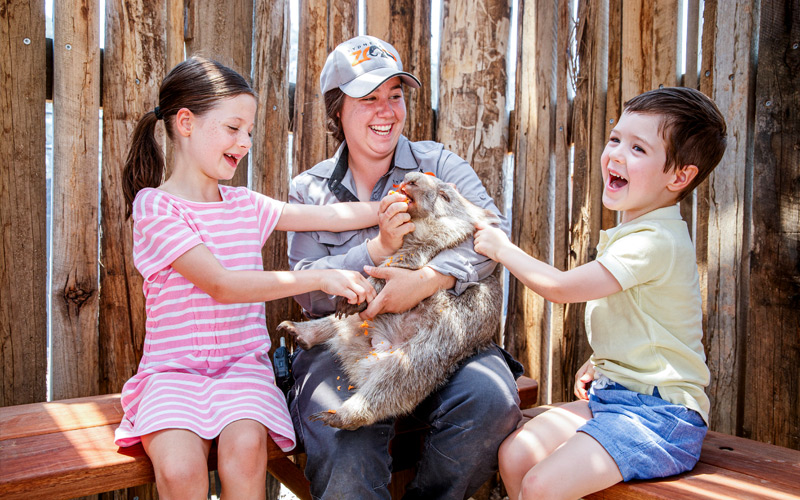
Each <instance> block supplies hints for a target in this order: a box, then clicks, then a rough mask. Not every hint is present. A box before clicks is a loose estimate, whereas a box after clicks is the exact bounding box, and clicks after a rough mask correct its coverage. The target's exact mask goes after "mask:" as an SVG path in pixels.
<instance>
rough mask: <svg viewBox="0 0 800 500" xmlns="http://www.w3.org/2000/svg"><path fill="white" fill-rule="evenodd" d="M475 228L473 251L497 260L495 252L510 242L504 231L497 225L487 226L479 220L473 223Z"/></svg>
mask: <svg viewBox="0 0 800 500" xmlns="http://www.w3.org/2000/svg"><path fill="white" fill-rule="evenodd" d="M475 228H476V229H477V231H475V237H474V240H473V245H474V246H475V251H476V252H478V253H479V254H482V255H485V256H487V257H489V258H490V259H492V260H494V261H498V262H499V259H498V258H497V254H498V253H499V252H500V249H501V248H503V247H504V246H506V245H508V244H510V243H511V241H510V240H509V239H508V236H506V233H504V232H503V230H502V229H500V228H498V227H494V226H487V225H485V224H483V223H481V222H479V223H478V224H475Z"/></svg>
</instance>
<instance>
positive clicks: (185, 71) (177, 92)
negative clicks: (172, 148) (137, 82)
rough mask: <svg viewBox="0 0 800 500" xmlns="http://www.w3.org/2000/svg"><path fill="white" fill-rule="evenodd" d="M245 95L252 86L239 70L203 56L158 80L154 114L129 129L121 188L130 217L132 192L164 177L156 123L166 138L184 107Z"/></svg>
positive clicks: (198, 111)
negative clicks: (159, 122)
mask: <svg viewBox="0 0 800 500" xmlns="http://www.w3.org/2000/svg"><path fill="white" fill-rule="evenodd" d="M241 94H249V95H251V96H253V97H256V93H255V91H254V90H253V88H252V87H251V86H250V84H249V83H247V80H245V79H244V77H242V75H240V74H239V73H237V72H236V71H234V70H232V69H231V68H228V67H227V66H224V65H222V64H220V63H218V62H216V61H212V60H210V59H206V58H204V57H191V58H189V59H187V60H185V61H183V62H182V63H180V64H178V65H177V66H175V67H174V68H173V69H172V71H170V72H169V74H168V75H167V76H166V77H165V78H164V81H162V82H161V87H160V88H159V91H158V113H159V115H158V116H156V113H155V111H148V112H147V113H145V115H144V116H143V117H142V118H141V119H140V120H139V123H137V124H136V128H135V129H134V130H133V138H132V139H131V145H130V149H129V150H128V158H127V160H126V161H125V168H124V170H123V173H122V191H123V194H124V195H125V203H126V206H127V211H126V214H125V217H126V218H127V217H130V216H131V212H132V208H133V200H134V198H136V193H138V192H139V191H140V190H141V189H143V188H146V187H153V188H155V187H158V186H160V185H161V183H162V182H163V180H164V155H163V154H162V152H161V147H160V146H159V145H158V142H157V141H156V137H155V129H156V124H157V123H158V120H159V119H163V120H164V128H165V129H166V131H167V137H169V138H170V139H173V138H174V133H175V131H174V128H173V127H174V117H175V115H176V114H177V113H178V111H179V110H181V109H183V108H186V109H188V110H189V111H191V112H192V113H194V114H195V115H198V116H199V115H202V114H204V113H206V112H208V111H209V110H210V109H211V108H213V107H214V106H215V105H216V104H217V103H218V102H219V101H220V100H221V99H228V98H232V97H236V96H238V95H241Z"/></svg>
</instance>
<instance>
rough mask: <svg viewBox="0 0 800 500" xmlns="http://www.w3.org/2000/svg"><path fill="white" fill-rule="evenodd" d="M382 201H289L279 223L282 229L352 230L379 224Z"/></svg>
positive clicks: (278, 227) (278, 228) (280, 229)
mask: <svg viewBox="0 0 800 500" xmlns="http://www.w3.org/2000/svg"><path fill="white" fill-rule="evenodd" d="M379 205H380V202H377V201H374V202H360V201H359V202H343V203H333V204H330V205H299V204H295V203H287V204H286V205H284V207H283V211H282V212H281V217H280V219H278V223H277V224H276V225H275V229H277V230H279V231H334V232H338V231H350V230H353V229H362V228H365V227H372V226H375V225H377V224H378V207H379Z"/></svg>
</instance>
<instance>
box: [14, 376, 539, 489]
mask: <svg viewBox="0 0 800 500" xmlns="http://www.w3.org/2000/svg"><path fill="white" fill-rule="evenodd" d="M518 386H519V393H520V400H521V404H520V406H521V407H522V408H528V407H531V406H533V405H535V404H536V399H537V397H538V385H537V383H536V381H535V380H532V379H530V378H527V377H521V378H520V379H519V380H518ZM121 419H122V407H121V406H120V403H119V394H108V395H103V396H93V397H85V398H77V399H68V400H63V401H54V402H50V403H34V404H26V405H19V406H8V407H4V408H0V498H2V500H13V499H30V498H48V499H52V500H58V499H69V498H75V497H80V496H84V495H91V494H95V493H102V492H106V491H113V490H117V489H121V488H128V487H132V486H137V485H140V484H147V483H151V482H153V481H154V476H153V467H152V465H151V463H150V460H149V459H148V458H147V455H146V454H145V452H144V449H143V448H142V446H141V444H138V445H135V446H131V447H128V448H119V447H117V446H116V445H114V430H115V429H116V428H117V426H118V425H119V422H120V420H121ZM419 430H420V429H419V428H418V427H417V428H414V427H411V426H409V425H407V424H403V420H402V419H401V420H400V421H399V422H398V426H397V435H398V436H403V439H401V440H399V441H405V442H408V441H409V440H408V439H406V438H407V437H408V435H409V434H410V433H415V432H417V433H418V431H419ZM268 450H269V460H268V465H267V468H268V470H269V471H270V473H272V475H273V476H275V477H276V478H277V479H278V480H279V481H281V482H282V483H283V484H284V485H285V486H286V487H287V488H289V489H290V490H291V491H292V492H293V493H294V494H295V495H297V496H298V497H299V498H301V499H304V500H305V499H309V498H310V494H309V485H308V481H307V480H306V478H305V477H304V475H303V471H302V470H301V469H300V467H299V466H298V465H296V464H295V463H294V462H293V461H292V460H290V459H289V457H290V456H292V455H295V454H298V453H301V452H302V450H293V451H291V452H289V453H285V452H283V451H281V450H280V448H278V447H277V445H275V443H274V442H273V441H272V439H270V440H269V443H268ZM215 468H216V450H215V448H212V450H211V456H210V457H209V470H214V469H215Z"/></svg>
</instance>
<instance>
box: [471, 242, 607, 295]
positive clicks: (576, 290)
mask: <svg viewBox="0 0 800 500" xmlns="http://www.w3.org/2000/svg"><path fill="white" fill-rule="evenodd" d="M475 251H476V252H478V253H482V254H483V255H486V256H487V257H489V258H491V259H493V260H495V261H497V262H499V263H500V264H503V265H504V266H505V267H506V269H508V272H510V273H511V274H513V275H514V276H515V277H516V278H517V279H518V280H520V281H522V283H524V284H525V286H527V287H528V288H530V289H531V290H533V291H534V292H536V293H538V294H539V295H541V296H542V297H544V298H545V299H547V300H549V301H550V302H555V303H559V304H564V303H572V302H586V301H587V300H594V299H599V298H602V297H607V296H609V295H611V294H614V293H617V292H619V291H621V290H622V286H621V285H620V284H619V282H618V281H617V279H616V278H614V276H613V275H612V274H611V273H610V272H609V271H608V270H607V269H606V268H605V267H603V266H602V264H600V263H599V262H596V261H595V262H589V263H588V264H584V265H582V266H580V267H576V268H575V269H570V270H569V271H560V270H558V269H556V268H555V267H553V266H551V265H549V264H546V263H544V262H542V261H539V260H537V259H535V258H533V257H531V256H530V255H528V254H526V253H525V252H523V251H522V249H520V248H519V247H518V246H516V245H514V244H513V243H511V241H510V240H509V239H508V236H506V235H505V233H504V232H503V231H501V230H499V229H497V228H494V227H479V228H478V231H477V232H476V233H475Z"/></svg>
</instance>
